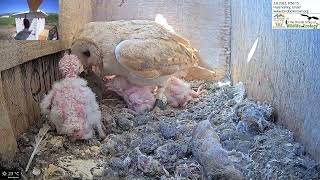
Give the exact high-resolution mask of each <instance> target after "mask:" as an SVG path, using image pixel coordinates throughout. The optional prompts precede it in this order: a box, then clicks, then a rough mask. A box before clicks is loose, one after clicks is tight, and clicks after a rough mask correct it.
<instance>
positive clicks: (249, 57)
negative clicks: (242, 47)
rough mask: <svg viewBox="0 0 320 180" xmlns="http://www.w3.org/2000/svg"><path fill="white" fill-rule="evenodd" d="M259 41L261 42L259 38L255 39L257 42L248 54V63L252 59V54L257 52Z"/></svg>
mask: <svg viewBox="0 0 320 180" xmlns="http://www.w3.org/2000/svg"><path fill="white" fill-rule="evenodd" d="M258 42H259V38H257V39H256V40H255V42H254V43H253V46H252V48H251V50H250V52H249V54H248V58H247V63H249V62H250V61H251V59H252V56H253V55H254V53H255V52H256V49H257V46H258Z"/></svg>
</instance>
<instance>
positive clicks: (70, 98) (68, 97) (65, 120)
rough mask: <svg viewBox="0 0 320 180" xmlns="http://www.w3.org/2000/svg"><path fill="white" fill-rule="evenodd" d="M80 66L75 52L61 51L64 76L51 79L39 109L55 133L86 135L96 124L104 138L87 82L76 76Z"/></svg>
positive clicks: (93, 98) (60, 67)
mask: <svg viewBox="0 0 320 180" xmlns="http://www.w3.org/2000/svg"><path fill="white" fill-rule="evenodd" d="M80 66H81V64H80V61H79V59H78V58H77V57H76V56H75V55H64V57H63V58H62V59H61V60H60V62H59V70H60V71H61V73H62V75H63V76H64V79H62V80H61V81H59V82H55V83H54V85H53V88H52V90H51V91H50V92H49V93H48V95H46V96H45V97H44V99H43V100H42V102H41V104H40V107H41V112H42V113H43V114H45V115H48V118H49V121H50V123H51V124H52V125H53V126H54V128H55V129H56V130H57V132H58V134H65V135H68V136H71V137H72V138H73V139H89V138H91V137H92V135H93V129H94V128H96V129H97V130H98V132H99V136H100V137H101V138H104V137H105V133H104V131H103V129H102V123H101V112H100V110H99V106H98V103H97V102H96V97H95V94H94V93H93V92H92V91H91V89H90V88H89V87H88V86H87V82H86V81H85V80H84V79H82V78H79V77H78V74H79V73H80Z"/></svg>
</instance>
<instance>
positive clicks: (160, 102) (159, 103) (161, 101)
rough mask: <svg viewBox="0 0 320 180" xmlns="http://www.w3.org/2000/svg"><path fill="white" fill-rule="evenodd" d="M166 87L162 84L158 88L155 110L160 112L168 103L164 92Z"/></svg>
mask: <svg viewBox="0 0 320 180" xmlns="http://www.w3.org/2000/svg"><path fill="white" fill-rule="evenodd" d="M164 91H165V87H163V86H160V87H158V89H157V93H156V102H155V103H154V107H153V110H152V111H153V112H158V111H160V110H163V109H164V108H165V107H166V105H167V98H166V96H165V94H164Z"/></svg>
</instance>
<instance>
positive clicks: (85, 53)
mask: <svg viewBox="0 0 320 180" xmlns="http://www.w3.org/2000/svg"><path fill="white" fill-rule="evenodd" d="M83 54H84V55H85V56H87V57H90V56H91V53H90V51H89V50H87V51H84V52H83Z"/></svg>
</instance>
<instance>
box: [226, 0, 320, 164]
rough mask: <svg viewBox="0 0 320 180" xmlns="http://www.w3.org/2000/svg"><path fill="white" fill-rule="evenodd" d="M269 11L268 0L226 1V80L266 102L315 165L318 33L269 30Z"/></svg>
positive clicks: (319, 126) (319, 114) (318, 147)
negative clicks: (228, 41) (228, 23)
mask: <svg viewBox="0 0 320 180" xmlns="http://www.w3.org/2000/svg"><path fill="white" fill-rule="evenodd" d="M271 8H272V6H271V1H270V0H259V1H257V0H232V10H231V14H232V36H231V37H232V38H231V39H232V40H231V52H232V53H231V54H232V55H231V64H232V79H233V81H234V82H238V81H243V82H245V84H246V85H247V88H248V95H249V96H250V97H253V98H257V99H259V100H267V101H269V102H271V103H272V104H273V105H274V106H275V107H276V110H277V114H278V120H279V123H282V124H285V125H286V126H287V127H289V128H290V129H291V130H293V131H294V132H295V135H296V138H297V140H299V141H301V142H302V143H303V144H304V145H305V146H306V148H307V151H308V152H309V153H310V154H311V155H312V156H313V157H314V158H316V159H317V160H318V161H320V31H319V30H272V26H271V16H272V15H271V13H272V12H271ZM257 38H259V41H258V46H257V49H256V52H255V53H254V55H253V58H252V59H251V61H250V62H247V57H248V53H249V51H250V49H251V48H252V46H253V44H254V42H255V40H256V39H257Z"/></svg>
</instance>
